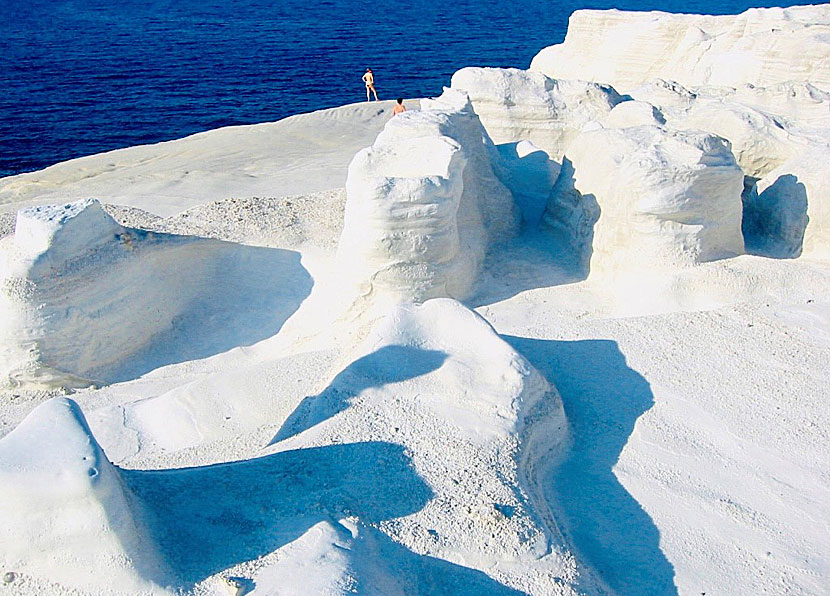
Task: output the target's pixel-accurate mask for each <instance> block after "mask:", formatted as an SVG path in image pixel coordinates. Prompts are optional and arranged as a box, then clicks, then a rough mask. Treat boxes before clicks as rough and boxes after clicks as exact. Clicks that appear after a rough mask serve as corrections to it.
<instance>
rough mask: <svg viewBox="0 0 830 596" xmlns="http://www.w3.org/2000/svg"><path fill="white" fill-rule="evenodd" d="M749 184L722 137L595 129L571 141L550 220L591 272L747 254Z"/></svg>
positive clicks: (642, 129)
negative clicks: (744, 218) (744, 210)
mask: <svg viewBox="0 0 830 596" xmlns="http://www.w3.org/2000/svg"><path fill="white" fill-rule="evenodd" d="M742 190H743V174H742V172H741V169H740V168H739V167H738V165H737V163H736V162H735V158H734V156H733V155H732V153H731V151H730V148H729V143H728V142H726V141H725V140H723V139H721V138H719V137H716V136H714V135H711V134H707V133H703V132H689V131H685V132H682V131H671V130H668V129H666V128H664V127H659V126H649V125H643V126H634V127H628V128H622V129H612V128H607V129H596V130H591V131H585V132H583V133H582V134H581V135H580V136H579V137H577V138H576V139H575V140H574V142H573V143H571V145H570V148H569V150H568V153H567V154H566V156H565V159H564V162H563V165H562V171H561V172H560V174H559V178H558V179H557V181H556V185H555V186H554V188H553V191H552V193H551V197H550V201H549V202H548V206H547V210H546V213H545V217H544V221H543V223H544V225H545V226H546V227H548V228H551V229H554V230H556V231H558V232H559V233H560V234H562V235H564V237H565V238H566V241H567V242H568V243H570V244H571V245H572V247H573V248H574V249H575V250H576V251H577V253H578V254H580V255H581V256H582V258H583V259H584V262H585V264H586V265H587V264H588V261H589V262H590V274H591V276H595V275H597V274H603V275H608V274H617V273H620V274H625V273H626V272H629V271H632V270H635V271H645V270H652V271H653V270H664V269H666V268H673V267H678V266H683V265H690V264H694V263H699V262H704V261H710V260H714V259H718V258H722V257H727V256H734V255H737V254H741V253H742V252H743V250H744V244H743V238H742V236H741V191H742Z"/></svg>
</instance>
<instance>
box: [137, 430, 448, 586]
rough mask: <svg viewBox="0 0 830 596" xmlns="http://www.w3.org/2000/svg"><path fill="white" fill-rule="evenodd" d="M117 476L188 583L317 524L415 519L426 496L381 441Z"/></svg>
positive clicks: (403, 459) (399, 454)
mask: <svg viewBox="0 0 830 596" xmlns="http://www.w3.org/2000/svg"><path fill="white" fill-rule="evenodd" d="M121 476H122V478H123V480H124V482H125V483H126V484H127V486H128V487H129V488H130V489H131V490H132V492H133V494H134V495H135V496H136V498H137V499H138V501H139V503H140V504H141V506H142V509H143V510H144V512H145V517H146V521H147V525H148V526H149V529H150V533H151V535H152V537H153V539H154V540H155V541H156V543H157V544H158V545H159V547H160V549H161V551H162V554H163V555H164V556H165V558H166V559H167V560H168V562H169V563H170V565H171V567H172V568H173V570H174V572H175V573H176V574H177V575H178V577H179V578H180V580H181V581H182V582H183V583H184V584H186V585H192V584H195V583H197V582H199V581H201V580H203V579H205V578H206V577H208V576H210V575H212V574H215V573H217V572H219V571H222V570H224V569H227V568H228V567H231V566H233V565H235V564H237V563H241V562H244V561H250V560H253V559H256V558H257V557H260V556H263V555H265V554H268V553H270V552H273V551H274V550H276V549H278V548H280V547H281V546H283V545H285V544H287V543H289V542H292V541H293V540H296V539H297V538H298V537H300V536H301V535H302V534H303V533H305V532H306V531H307V530H308V529H309V528H310V527H311V526H313V525H314V524H316V523H317V522H319V521H323V520H327V521H332V522H333V523H336V521H337V520H338V519H340V518H343V517H345V516H357V517H359V518H360V520H361V522H363V523H366V524H373V523H377V522H380V521H383V520H387V519H391V518H395V517H400V516H404V515H409V514H411V513H414V512H416V511H418V510H420V509H421V508H422V507H423V506H424V505H426V503H427V502H428V501H429V499H430V498H431V497H432V491H431V490H430V488H429V487H428V486H427V485H426V484H425V483H424V481H423V480H421V478H420V477H419V476H418V475H417V474H416V472H415V471H414V469H413V468H412V464H411V462H410V460H409V457H408V456H407V455H406V454H405V453H404V448H403V447H402V446H400V445H395V444H393V443H384V442H366V443H353V444H346V445H329V446H325V447H314V448H309V449H300V450H296V451H285V452H281V453H276V454H274V455H269V456H267V457H262V458H258V459H252V460H247V461H240V462H234V463H228V464H218V465H213V466H205V467H199V468H185V469H178V470H163V471H136V470H121ZM413 556H417V555H414V554H413Z"/></svg>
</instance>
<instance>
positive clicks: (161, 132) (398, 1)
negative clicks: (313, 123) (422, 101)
mask: <svg viewBox="0 0 830 596" xmlns="http://www.w3.org/2000/svg"><path fill="white" fill-rule="evenodd" d="M774 4H778V5H780V4H781V3H780V2H779V3H775V2H771V3H769V4H761V3H753V2H751V1H750V0H691V1H688V2H680V1H678V0H638V1H634V0H620V1H617V2H613V1H605V0H599V1H597V2H590V3H586V2H585V1H584V0H582V1H580V0H562V1H556V0H506V1H500V2H497V1H487V0H483V1H482V0H477V1H472V0H453V1H452V2H430V1H425V0H377V1H374V2H372V1H369V0H350V1H341V0H317V1H310V0H275V1H272V2H265V1H257V0H122V1H118V2H114V1H113V0H2V6H3V9H4V10H3V11H2V12H3V15H2V18H1V19H0V176H7V175H10V174H15V173H19V172H24V171H30V170H36V169H40V168H43V167H45V166H48V165H50V164H53V163H56V162H59V161H63V160H66V159H71V158H73V157H79V156H82V155H89V154H93V153H98V152H101V151H106V150H109V149H116V148H119V147H128V146H131V145H137V144H142V143H153V142H158V141H162V140H168V139H174V138H179V137H182V136H185V135H188V134H191V133H195V132H198V131H202V130H208V129H211V128H217V127H220V126H227V125H232V124H249V123H255V122H267V121H272V120H277V119H279V118H283V117H285V116H289V115H291V114H296V113H299V112H306V111H311V110H316V109H321V108H327V107H332V106H337V105H342V104H346V103H352V102H356V101H363V100H364V99H365V93H364V88H363V85H362V83H361V81H360V77H361V75H362V74H363V71H364V70H365V68H366V67H367V66H371V67H372V68H373V70H374V72H375V75H376V82H377V88H378V92H379V93H380V96H381V98H382V99H383V98H386V99H389V98H394V97H397V96H404V97H423V96H431V95H437V94H439V93H440V92H441V87H442V86H443V85H447V84H449V80H450V76H451V75H452V73H453V72H455V71H456V70H457V69H459V68H461V67H463V66H503V67H507V66H513V67H520V68H526V67H527V66H528V65H529V64H530V60H531V58H532V57H533V56H534V55H535V54H536V53H537V52H538V51H539V50H540V49H541V48H543V47H545V46H548V45H552V44H554V43H560V42H561V41H562V40H563V39H564V36H565V30H566V26H567V20H568V16H569V15H570V13H571V12H573V11H574V10H576V9H578V8H621V9H630V10H665V11H669V12H693V13H710V14H730V13H738V12H741V11H743V10H744V9H746V8H748V7H749V6H771V5H774ZM788 4H790V3H784V5H788Z"/></svg>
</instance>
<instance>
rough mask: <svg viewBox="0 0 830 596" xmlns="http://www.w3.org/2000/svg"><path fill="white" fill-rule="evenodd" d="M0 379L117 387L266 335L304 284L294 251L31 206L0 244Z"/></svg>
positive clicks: (92, 212)
mask: <svg viewBox="0 0 830 596" xmlns="http://www.w3.org/2000/svg"><path fill="white" fill-rule="evenodd" d="M0 249H2V250H0V259H2V261H0V313H2V320H1V321H0V342H2V343H0V345H2V351H0V383H4V384H11V385H20V384H31V385H46V386H67V385H70V386H71V385H83V384H88V383H89V381H88V380H94V381H98V382H101V381H103V382H115V381H121V380H126V379H130V378H135V377H137V376H140V375H141V374H143V373H145V372H148V371H149V370H152V369H154V368H157V367H159V366H163V365H165V364H170V363H174V362H181V361H185V360H192V359H195V358H202V357H206V356H210V355H213V354H216V353H219V352H223V351H226V350H229V349H231V348H234V347H236V346H239V345H248V344H252V343H255V342H256V341H259V340H262V339H265V338H267V337H270V336H271V335H273V334H274V333H276V332H277V331H278V330H279V329H280V327H281V325H282V323H283V322H284V321H285V320H286V319H287V318H288V316H290V315H291V313H293V312H294V310H296V308H297V307H298V306H299V304H300V302H301V301H302V300H303V299H304V298H305V296H306V295H307V294H308V292H309V291H310V289H311V285H312V284H311V278H310V276H309V275H308V274H307V273H306V271H305V270H304V269H303V267H302V266H301V265H300V263H299V254H297V253H294V252H291V251H285V250H278V249H265V248H258V247H248V246H243V245H237V244H232V243H227V242H220V241H215V240H208V239H203V238H196V237H187V236H175V235H169V234H156V233H152V232H147V231H144V230H138V229H131V228H125V227H123V226H120V225H118V224H117V223H116V222H115V221H114V220H113V219H112V218H111V217H110V216H109V215H107V214H106V213H105V212H104V211H103V209H102V208H101V206H100V204H99V203H98V202H97V201H94V200H91V199H90V200H85V201H79V202H76V203H68V204H66V205H56V206H45V207H31V208H28V209H25V210H23V211H21V212H19V213H18V216H17V226H16V230H15V235H14V236H13V237H7V238H5V239H4V240H3V242H2V244H0Z"/></svg>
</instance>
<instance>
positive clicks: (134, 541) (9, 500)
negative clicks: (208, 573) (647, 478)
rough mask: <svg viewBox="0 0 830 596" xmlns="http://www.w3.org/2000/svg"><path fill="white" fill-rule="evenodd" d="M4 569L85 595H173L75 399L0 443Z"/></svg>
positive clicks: (47, 407) (39, 412)
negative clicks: (112, 590)
mask: <svg viewBox="0 0 830 596" xmlns="http://www.w3.org/2000/svg"><path fill="white" fill-rule="evenodd" d="M0 511H2V512H3V515H2V517H0V543H2V545H3V548H0V568H2V569H13V570H15V571H18V572H23V573H25V574H27V575H31V576H34V577H36V578H39V579H42V580H47V581H51V582H58V583H60V584H61V585H64V586H67V587H74V588H76V589H79V590H81V591H82V592H84V593H89V592H93V591H106V590H107V589H110V588H112V587H115V586H117V588H118V589H119V590H120V591H121V592H122V593H127V592H130V593H134V594H162V593H164V594H167V593H169V592H167V591H166V590H163V589H161V588H160V587H159V583H161V584H162V585H163V584H165V583H166V582H167V581H168V580H169V579H170V577H169V575H168V574H169V570H167V568H166V566H165V564H164V563H163V561H162V558H161V557H160V555H159V554H158V552H157V550H156V547H155V545H154V544H153V542H152V540H151V538H150V536H149V534H148V531H147V529H146V528H145V526H144V524H143V522H142V521H141V519H142V514H141V512H140V509H139V507H138V505H137V503H136V501H135V498H134V497H133V495H132V494H131V493H130V491H129V489H127V488H126V487H125V485H124V484H123V482H122V480H121V478H120V477H119V471H118V470H117V469H116V468H115V466H113V465H112V464H111V463H110V462H109V461H108V460H107V457H106V456H105V455H104V452H103V451H102V450H101V447H100V446H99V445H98V443H97V441H96V440H95V437H93V436H92V433H91V432H90V430H89V427H88V426H87V424H86V420H85V419H84V416H83V414H82V413H81V410H80V408H78V406H77V404H75V402H73V401H72V400H69V399H66V398H55V399H52V400H50V401H47V402H46V403H44V404H42V405H40V406H38V407H37V408H36V409H35V410H34V411H32V413H31V414H29V416H28V417H26V419H25V420H24V421H23V422H22V423H21V424H20V425H19V426H18V427H17V428H15V429H14V430H13V431H12V432H11V433H9V434H8V435H7V436H6V437H4V438H3V439H2V440H0Z"/></svg>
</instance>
